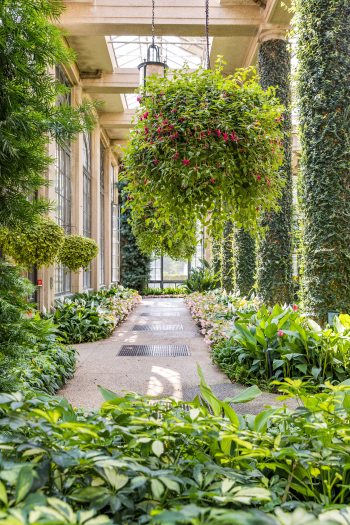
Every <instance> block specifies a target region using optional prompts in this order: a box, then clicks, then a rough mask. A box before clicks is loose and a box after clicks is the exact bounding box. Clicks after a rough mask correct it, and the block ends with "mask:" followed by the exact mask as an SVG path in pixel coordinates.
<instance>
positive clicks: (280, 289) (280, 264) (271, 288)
mask: <svg viewBox="0 0 350 525" xmlns="http://www.w3.org/2000/svg"><path fill="white" fill-rule="evenodd" d="M259 74H260V82H261V85H262V86H263V88H264V89H267V88H269V87H270V86H275V87H276V94H277V96H278V98H279V99H280V101H281V103H282V104H283V105H284V107H285V112H284V114H283V149H284V161H283V165H282V167H281V168H280V174H281V177H282V178H283V179H284V181H285V186H284V188H283V193H282V197H281V199H280V201H279V205H280V211H278V212H276V211H274V210H270V211H268V212H266V213H264V214H263V218H262V224H263V226H264V227H265V228H266V233H265V235H264V236H263V237H262V238H261V239H260V242H259V243H258V271H257V287H258V293H259V295H260V296H261V298H262V299H263V301H264V302H266V303H267V304H270V305H273V304H275V303H282V304H283V303H290V302H291V301H292V291H293V286H292V202H293V193H292V163H291V151H292V143H291V140H292V127H291V109H290V103H291V90H290V74H291V61H290V53H289V51H288V44H287V43H286V42H285V41H283V40H268V41H266V42H263V43H262V44H261V46H260V49H259Z"/></svg>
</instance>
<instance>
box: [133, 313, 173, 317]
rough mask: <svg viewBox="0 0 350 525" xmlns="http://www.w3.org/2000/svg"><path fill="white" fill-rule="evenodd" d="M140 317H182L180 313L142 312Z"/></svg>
mask: <svg viewBox="0 0 350 525" xmlns="http://www.w3.org/2000/svg"><path fill="white" fill-rule="evenodd" d="M139 315H141V316H142V317H146V316H148V317H150V316H153V317H180V312H142V313H141V314H139Z"/></svg>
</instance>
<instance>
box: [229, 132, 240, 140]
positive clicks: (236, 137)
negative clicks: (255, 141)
mask: <svg viewBox="0 0 350 525" xmlns="http://www.w3.org/2000/svg"><path fill="white" fill-rule="evenodd" d="M230 139H231V140H232V142H238V135H236V133H235V132H234V131H232V133H230Z"/></svg>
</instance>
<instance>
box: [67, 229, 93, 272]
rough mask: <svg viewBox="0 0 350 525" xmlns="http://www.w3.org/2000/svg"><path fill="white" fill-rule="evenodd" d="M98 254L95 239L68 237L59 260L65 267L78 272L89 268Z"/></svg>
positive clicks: (76, 236)
mask: <svg viewBox="0 0 350 525" xmlns="http://www.w3.org/2000/svg"><path fill="white" fill-rule="evenodd" d="M97 254H98V246H97V243H96V241H94V240H93V239H89V238H88V237H83V236H82V235H66V237H65V238H64V242H63V244H62V246H61V248H60V250H59V253H58V258H59V260H60V261H61V263H62V264H63V265H64V266H66V267H67V268H69V269H70V270H72V271H73V272H76V271H77V270H79V269H80V268H87V267H88V266H89V264H90V263H91V261H92V260H93V259H94V258H95V257H96V256H97Z"/></svg>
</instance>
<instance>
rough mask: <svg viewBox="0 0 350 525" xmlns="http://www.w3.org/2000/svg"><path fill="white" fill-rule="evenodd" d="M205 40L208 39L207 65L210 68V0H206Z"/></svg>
mask: <svg viewBox="0 0 350 525" xmlns="http://www.w3.org/2000/svg"><path fill="white" fill-rule="evenodd" d="M205 41H206V44H205V45H206V66H207V69H210V39H209V0H205Z"/></svg>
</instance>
